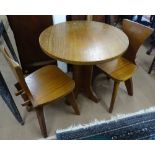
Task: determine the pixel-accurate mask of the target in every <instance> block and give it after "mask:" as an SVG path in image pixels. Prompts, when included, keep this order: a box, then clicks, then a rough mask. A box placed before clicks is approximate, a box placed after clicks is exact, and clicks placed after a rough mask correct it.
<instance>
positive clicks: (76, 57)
mask: <svg viewBox="0 0 155 155" xmlns="http://www.w3.org/2000/svg"><path fill="white" fill-rule="evenodd" d="M39 43H40V46H41V48H42V50H43V51H44V52H45V53H46V54H47V55H48V56H50V57H52V58H54V59H57V60H61V61H64V62H67V63H70V64H73V79H74V80H75V96H77V95H78V93H79V92H80V91H83V92H84V93H85V94H86V95H87V97H88V98H90V99H91V100H93V101H95V102H98V98H97V96H96V94H95V93H94V91H93V89H92V85H91V84H92V73H93V65H95V64H98V63H104V62H106V61H110V60H112V59H114V58H117V57H118V56H120V55H122V54H123V53H124V52H125V51H126V50H127V48H128V45H129V40H128V37H127V36H126V34H125V33H124V32H123V31H121V30H120V29H118V28H116V27H113V26H110V25H108V24H104V23H100V22H94V21H70V22H65V23H60V24H56V25H54V26H50V27H48V28H47V29H45V30H44V31H43V32H42V33H41V34H40V37H39Z"/></svg>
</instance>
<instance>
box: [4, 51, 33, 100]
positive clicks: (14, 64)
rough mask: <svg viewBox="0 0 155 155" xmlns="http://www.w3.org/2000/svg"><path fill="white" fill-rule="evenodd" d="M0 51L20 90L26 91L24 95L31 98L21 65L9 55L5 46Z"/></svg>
mask: <svg viewBox="0 0 155 155" xmlns="http://www.w3.org/2000/svg"><path fill="white" fill-rule="evenodd" d="M2 53H3V55H4V57H5V59H6V60H7V62H8V64H9V66H10V67H11V70H12V71H13V73H14V75H15V77H16V79H17V81H18V82H19V84H20V86H21V88H22V90H23V91H24V92H25V93H26V95H27V96H28V97H29V99H32V95H31V93H30V90H29V88H28V86H27V84H26V82H25V78H24V75H23V72H22V68H21V66H20V65H19V64H18V63H17V62H15V61H14V60H13V59H12V58H11V57H10V56H9V54H8V52H7V51H6V49H5V48H4V49H3V50H2Z"/></svg>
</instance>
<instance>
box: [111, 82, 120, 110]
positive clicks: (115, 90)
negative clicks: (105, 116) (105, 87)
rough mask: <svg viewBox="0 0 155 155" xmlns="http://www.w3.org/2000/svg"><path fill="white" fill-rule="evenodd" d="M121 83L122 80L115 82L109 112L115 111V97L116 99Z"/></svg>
mask: <svg viewBox="0 0 155 155" xmlns="http://www.w3.org/2000/svg"><path fill="white" fill-rule="evenodd" d="M119 84H120V82H117V81H115V82H114V88H113V93H112V98H111V103H110V108H109V113H112V111H113V107H114V103H115V99H116V96H117V92H118V88H119Z"/></svg>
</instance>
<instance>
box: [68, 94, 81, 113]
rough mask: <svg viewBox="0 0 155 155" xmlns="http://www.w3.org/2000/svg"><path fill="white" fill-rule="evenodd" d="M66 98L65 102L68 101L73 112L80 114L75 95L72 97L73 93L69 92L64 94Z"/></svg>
mask: <svg viewBox="0 0 155 155" xmlns="http://www.w3.org/2000/svg"><path fill="white" fill-rule="evenodd" d="M66 99H67V102H68V103H70V105H71V106H72V107H73V109H74V111H75V113H76V114H77V115H80V111H79V108H78V105H77V103H76V101H75V97H74V93H73V92H72V93H70V94H68V95H67V96H66Z"/></svg>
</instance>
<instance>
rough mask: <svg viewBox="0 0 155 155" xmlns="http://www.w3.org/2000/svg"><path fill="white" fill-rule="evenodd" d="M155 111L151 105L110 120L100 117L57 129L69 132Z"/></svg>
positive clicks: (59, 131)
mask: <svg viewBox="0 0 155 155" xmlns="http://www.w3.org/2000/svg"><path fill="white" fill-rule="evenodd" d="M154 111H155V106H153V107H150V108H148V109H144V110H140V111H138V112H135V113H130V114H117V115H116V116H113V117H111V118H110V119H108V120H98V119H95V120H94V121H92V122H90V123H87V124H79V125H75V124H74V125H71V126H69V127H67V128H65V129H57V130H56V133H61V132H67V131H74V130H77V129H79V128H84V129H85V128H88V127H89V126H93V125H97V124H98V125H100V124H102V123H110V122H112V121H116V122H117V121H118V120H120V119H123V118H127V117H131V116H135V115H140V114H144V113H148V112H154Z"/></svg>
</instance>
